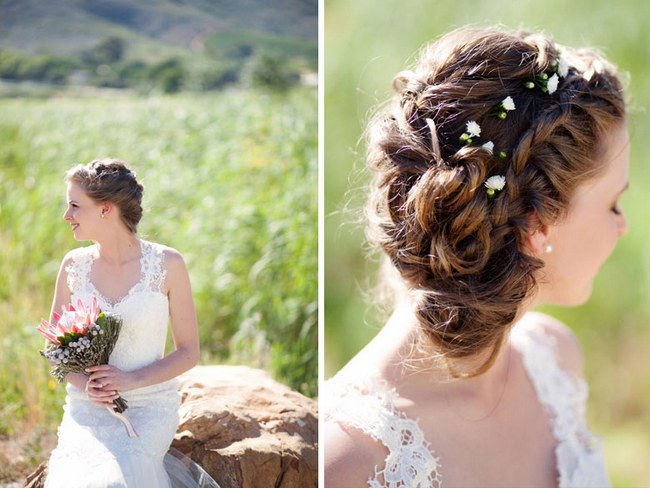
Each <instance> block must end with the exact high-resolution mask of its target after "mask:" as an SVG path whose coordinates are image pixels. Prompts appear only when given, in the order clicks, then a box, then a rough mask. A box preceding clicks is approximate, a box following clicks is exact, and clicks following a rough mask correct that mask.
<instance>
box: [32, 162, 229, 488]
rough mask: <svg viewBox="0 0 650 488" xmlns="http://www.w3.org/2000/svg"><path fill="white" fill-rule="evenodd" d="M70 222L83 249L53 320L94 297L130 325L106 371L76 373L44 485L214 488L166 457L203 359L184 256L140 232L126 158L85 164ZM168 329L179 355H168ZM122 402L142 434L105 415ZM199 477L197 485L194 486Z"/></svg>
mask: <svg viewBox="0 0 650 488" xmlns="http://www.w3.org/2000/svg"><path fill="white" fill-rule="evenodd" d="M66 180H67V210H66V212H65V214H64V216H63V218H64V220H65V221H66V222H67V223H69V224H70V230H71V231H72V233H73V234H74V238H75V239H76V240H78V241H93V242H94V244H93V245H91V246H88V247H81V248H77V249H74V250H72V251H70V252H69V253H68V254H67V255H66V256H65V258H64V259H63V262H62V264H61V268H60V271H59V274H58V277H57V281H56V289H55V293H54V303H53V305H52V312H58V311H60V310H61V307H62V306H65V305H67V304H69V303H75V304H76V303H77V300H78V299H81V300H82V301H83V302H84V303H90V302H91V301H92V299H93V297H95V298H96V299H97V300H98V303H99V306H100V308H101V309H102V310H103V311H106V312H111V313H114V314H117V315H119V316H120V317H121V318H122V321H123V326H122V330H121V333H120V336H119V339H118V341H117V343H116V345H115V349H114V350H113V353H112V354H111V357H110V361H109V364H107V365H97V366H94V367H91V368H90V369H89V370H88V372H89V375H88V376H85V375H82V374H76V373H70V374H68V376H67V378H66V380H67V387H66V391H67V396H66V400H65V405H64V415H63V420H62V422H61V425H60V427H59V432H58V444H57V446H56V448H55V449H54V451H53V452H52V455H51V457H50V460H49V466H48V476H47V479H46V482H45V486H47V487H62V488H63V487H65V488H70V487H98V488H99V487H101V488H106V487H116V488H117V487H129V488H131V487H142V486H147V487H168V486H183V487H185V486H213V487H214V486H217V484H216V483H215V482H214V480H212V479H211V478H210V477H209V475H207V473H205V472H204V471H202V470H201V469H200V468H199V467H198V465H191V464H190V468H187V467H186V466H187V465H188V461H189V459H187V458H185V459H182V458H181V459H179V457H178V455H179V453H175V454H174V455H172V454H170V453H168V449H169V446H170V443H171V441H172V439H173V437H174V434H175V432H176V429H177V427H178V422H179V418H178V407H179V405H180V397H179V394H178V392H177V385H176V382H175V380H174V378H175V377H176V376H178V375H179V374H181V373H183V372H185V371H187V370H189V369H190V368H192V367H193V366H194V365H195V364H196V363H197V361H198V359H199V340H198V331H197V319H196V314H195V310H194V302H193V299H192V292H191V287H190V281H189V276H188V273H187V269H186V267H185V264H184V261H183V258H182V256H181V255H180V254H179V253H178V251H176V250H174V249H171V248H169V247H165V246H162V245H160V244H155V243H153V242H147V241H145V240H143V239H142V238H140V237H139V236H138V234H137V232H136V229H137V225H138V223H139V221H140V218H141V217H142V206H141V201H142V193H143V186H142V185H141V184H140V183H138V181H137V180H136V175H135V173H134V172H133V171H131V170H130V169H129V168H128V166H127V165H126V164H125V163H124V162H122V161H119V160H114V159H109V160H96V161H92V162H91V163H89V164H87V165H78V166H76V167H74V168H72V169H71V170H69V172H68V173H67V175H66ZM168 321H171V328H172V335H173V339H174V351H173V352H171V353H169V354H167V355H166V356H164V357H163V355H164V349H165V341H166V338H167V327H168ZM118 395H121V396H122V397H123V398H124V399H125V400H126V401H127V402H128V409H127V410H126V412H125V413H124V415H125V416H126V417H127V418H128V420H129V421H130V423H131V424H132V425H133V427H134V429H135V432H136V433H137V435H132V434H131V435H129V433H128V432H127V430H126V429H125V425H123V423H122V421H120V419H118V418H117V417H115V416H114V415H113V414H111V412H110V411H109V410H108V409H107V408H105V407H111V406H112V402H113V400H114V399H116V398H117V397H118ZM192 477H195V478H199V480H198V481H197V480H194V479H192Z"/></svg>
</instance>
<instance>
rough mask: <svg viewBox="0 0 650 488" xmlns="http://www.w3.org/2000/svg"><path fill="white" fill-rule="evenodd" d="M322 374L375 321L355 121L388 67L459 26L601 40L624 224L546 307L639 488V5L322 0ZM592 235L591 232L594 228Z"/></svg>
mask: <svg viewBox="0 0 650 488" xmlns="http://www.w3.org/2000/svg"><path fill="white" fill-rule="evenodd" d="M324 13H325V73H324V79H325V97H324V98H325V107H324V109H325V141H324V145H325V198H324V200H325V208H324V215H325V266H324V275H325V290H324V294H325V310H324V315H325V325H324V330H325V337H324V346H325V351H324V354H325V365H324V368H325V372H324V376H325V378H328V377H330V376H331V375H333V374H334V373H335V372H336V371H337V370H338V369H339V368H340V367H341V366H342V365H343V364H345V362H346V361H347V360H348V359H349V358H350V357H352V356H353V355H354V354H355V353H356V351H358V350H359V348H361V347H362V346H363V345H364V344H365V343H366V342H367V341H368V340H369V338H370V337H372V336H373V335H374V334H375V333H376V332H377V330H378V328H379V327H380V326H381V320H380V318H379V314H378V313H376V312H375V310H374V309H373V308H372V307H370V306H369V305H368V301H367V298H369V299H372V298H373V297H372V286H373V285H374V284H375V274H376V263H375V262H373V261H372V260H369V259H367V257H366V256H365V251H366V250H367V249H366V247H367V246H366V245H365V244H364V240H363V226H362V225H361V224H358V223H357V222H358V221H359V220H360V217H361V206H362V204H363V190H364V188H365V185H366V181H367V180H366V174H365V172H364V170H363V165H364V161H363V154H364V150H365V148H364V146H363V143H362V142H360V141H361V137H362V130H363V127H364V125H365V122H366V121H367V120H368V117H369V114H370V113H371V111H372V109H373V107H376V106H377V104H379V103H381V102H383V101H385V100H387V99H388V98H389V97H390V95H391V81H392V77H393V75H394V74H395V73H397V72H398V71H400V70H402V69H406V68H407V67H409V66H410V65H411V64H412V62H413V61H414V59H415V57H416V55H417V52H418V50H419V49H420V47H421V46H422V45H423V44H424V43H425V42H427V41H429V40H431V39H434V38H436V37H438V36H439V35H441V34H443V33H444V32H446V31H449V30H451V29H453V28H455V27H459V26H462V25H465V24H476V25H497V24H502V25H504V26H505V27H508V28H513V29H514V28H525V29H529V30H540V29H541V30H544V31H547V32H548V33H550V34H552V35H553V36H554V37H555V39H556V41H557V42H559V43H561V44H567V45H592V46H596V47H598V48H600V49H601V50H602V51H604V52H605V53H606V54H607V56H608V57H609V58H610V59H612V60H613V61H614V62H615V63H616V64H617V65H618V66H619V67H620V69H621V70H622V71H624V72H626V73H629V75H630V82H629V90H628V95H629V99H630V109H631V110H630V117H629V118H630V133H631V139H632V152H631V154H632V156H631V181H630V190H629V192H628V194H627V195H626V196H625V197H624V198H623V200H622V206H623V209H624V211H625V213H626V215H627V217H628V220H629V224H630V231H629V233H628V235H627V236H626V237H625V238H624V239H622V240H621V241H620V242H619V245H618V247H617V249H616V251H615V252H614V254H613V256H612V258H611V259H610V260H609V261H608V262H607V263H606V264H605V266H604V267H603V269H602V272H601V274H600V275H599V278H598V279H597V282H596V283H595V288H594V293H593V296H592V298H591V300H590V301H589V303H588V304H586V305H584V306H582V307H579V308H575V309H555V308H553V309H547V311H550V312H551V313H552V314H553V315H555V316H556V317H558V318H560V319H561V320H563V321H565V322H566V323H567V324H569V325H570V326H571V327H572V329H573V330H574V331H575V332H576V334H577V335H578V337H579V338H580V340H581V342H582V344H583V348H584V353H585V358H586V376H587V380H588V382H589V384H590V403H589V413H588V415H589V422H590V425H591V427H592V429H593V430H594V431H596V432H597V433H598V434H599V435H601V436H602V437H603V438H604V445H605V451H606V457H607V462H608V467H609V470H610V475H611V478H612V482H613V483H614V484H615V486H619V487H648V486H650V467H649V466H648V463H647V458H648V456H649V455H650V435H649V434H650V368H648V366H647V361H646V359H645V358H646V356H645V351H646V349H647V347H648V345H649V344H650V307H649V306H648V296H650V252H649V251H648V249H647V243H648V242H650V229H649V228H648V226H647V222H648V213H649V211H650V204H648V198H647V189H648V188H650V173H649V171H648V168H647V165H646V164H645V161H644V160H645V159H646V155H645V151H644V150H643V144H644V141H646V140H648V138H649V137H648V136H649V135H650V122H648V118H647V114H646V113H645V111H646V107H647V106H648V102H649V101H650V90H649V81H650V77H649V76H648V74H647V69H648V66H649V63H648V61H649V60H650V49H648V46H649V45H650V43H649V42H648V40H649V39H648V37H649V35H650V15H649V14H650V5H647V4H644V3H638V2H633V1H630V0H624V1H621V2H618V3H616V5H614V4H612V3H611V2H605V1H600V0H598V1H587V0H575V1H571V2H567V1H562V0H548V1H546V2H540V1H532V0H522V1H517V2H515V1H499V0H483V1H480V2H479V1H471V0H461V1H455V0H438V1H432V0H411V1H409V2H400V1H398V0H386V1H383V2H380V3H377V2H372V1H370V0H358V1H354V2H352V1H346V0H327V1H326V3H325V9H324ZM594 238H597V229H594Z"/></svg>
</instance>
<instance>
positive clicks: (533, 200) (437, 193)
mask: <svg viewBox="0 0 650 488" xmlns="http://www.w3.org/2000/svg"><path fill="white" fill-rule="evenodd" d="M560 56H561V57H562V58H563V61H566V62H567V63H568V66H569V70H568V73H567V74H566V76H564V77H563V78H561V79H560V80H559V85H558V87H557V90H555V91H554V92H552V93H549V92H551V91H552V90H548V91H547V90H542V89H539V88H537V87H536V88H533V89H531V88H530V87H527V86H526V82H527V81H530V80H534V79H535V77H536V75H539V74H541V73H544V72H549V71H550V72H553V70H554V69H557V60H558V59H560ZM393 86H394V89H395V91H396V95H395V96H394V98H393V100H392V102H391V103H390V104H389V105H387V106H386V107H385V108H384V109H383V110H381V111H380V112H378V113H377V114H376V115H375V117H374V118H373V120H372V121H371V122H370V125H369V127H368V153H367V164H368V167H369V168H370V169H371V170H372V172H373V174H374V180H373V184H372V186H371V195H370V200H369V205H368V208H367V211H368V220H369V227H368V237H369V240H370V242H371V243H375V244H377V245H379V246H380V247H381V248H382V249H383V251H384V252H385V254H386V255H387V257H388V259H389V260H390V262H391V263H392V265H393V266H394V268H395V269H396V270H397V272H398V273H399V275H400V276H401V278H402V281H403V282H404V285H405V287H406V289H407V291H408V292H409V294H410V296H411V297H412V298H413V299H414V302H415V310H416V315H417V318H418V321H419V324H420V327H421V330H422V331H423V332H424V336H425V337H428V338H429V339H430V340H431V341H433V344H434V345H435V346H436V349H437V350H438V351H440V353H441V354H442V355H443V356H444V357H447V358H462V357H468V356H471V355H474V354H476V353H478V352H481V351H486V350H487V351H489V352H490V353H491V354H490V356H489V359H488V360H487V361H486V363H485V364H484V365H483V366H482V367H481V368H479V371H477V372H476V373H475V374H479V373H480V372H482V371H484V370H485V369H487V368H488V367H489V366H490V365H491V364H492V362H493V360H494V358H495V357H496V354H497V353H498V350H499V346H500V344H501V342H502V339H503V338H504V336H505V334H506V333H507V331H508V329H509V327H510V326H511V325H512V324H513V322H514V321H515V319H516V318H517V316H518V312H519V309H520V306H521V305H522V302H524V300H525V299H526V298H527V297H529V296H531V294H532V293H533V292H534V290H535V287H536V284H537V281H536V278H539V275H538V273H536V272H537V270H539V269H541V268H542V267H543V261H541V260H540V259H538V258H536V257H534V256H532V255H531V254H530V253H527V252H526V236H527V234H528V233H530V232H532V231H534V230H536V229H537V228H539V226H540V225H550V224H554V223H557V222H558V221H559V220H560V219H562V218H563V216H565V215H566V213H567V210H568V206H569V203H570V202H571V198H572V195H573V194H574V192H575V190H576V188H577V187H578V186H579V185H581V184H582V183H584V182H585V181H587V180H588V179H589V178H593V177H594V176H595V175H596V174H598V173H599V171H600V170H602V167H603V163H599V162H598V155H599V151H601V150H602V146H601V143H602V140H603V136H604V135H605V133H606V132H607V131H608V130H609V129H611V128H612V127H614V126H616V124H620V123H622V122H623V121H624V119H625V101H624V97H623V87H622V82H621V80H620V78H619V77H618V75H617V73H616V69H615V68H614V67H613V66H612V65H611V64H609V63H608V62H607V61H606V60H605V59H603V58H602V57H601V56H600V54H598V53H597V52H595V51H593V50H572V49H569V48H566V47H558V46H556V44H555V43H554V42H553V41H552V40H551V39H549V38H547V37H546V36H544V35H541V34H529V33H525V32H517V33H508V32H503V31H501V30H498V29H474V28H472V29H470V28H465V29H460V30H456V31H453V32H451V33H449V34H447V35H445V36H443V37H442V38H440V39H439V40H438V41H436V42H434V43H432V44H430V45H429V46H427V47H426V48H425V49H424V50H423V51H422V53H421V57H420V60H419V62H418V63H417V65H416V67H415V68H414V70H413V71H405V72H401V73H399V74H398V75H397V76H396V77H395V79H394V81H393ZM508 96H509V97H511V98H512V100H513V102H514V104H515V105H516V108H515V110H512V111H509V112H508V113H507V116H506V117H505V118H501V117H499V116H497V115H495V108H496V107H499V104H500V103H501V102H502V101H503V100H504V99H505V98H506V97H508ZM468 121H476V122H477V123H478V124H479V125H480V128H481V133H480V137H479V138H475V139H476V140H475V141H474V142H473V143H472V144H469V145H465V144H463V143H462V142H461V141H460V137H461V136H462V134H463V133H464V132H466V123H467V122H468ZM487 141H492V142H493V144H494V149H493V150H487V149H485V148H484V147H482V144H483V143H485V142H487ZM499 153H501V154H499ZM494 175H502V176H504V177H505V181H506V184H505V187H504V188H503V190H502V191H500V192H498V193H497V194H496V196H494V197H493V198H489V197H488V195H487V194H486V188H485V187H484V183H485V181H486V179H487V178H489V177H490V176H494Z"/></svg>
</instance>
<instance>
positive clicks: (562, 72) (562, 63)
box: [557, 56, 569, 78]
mask: <svg viewBox="0 0 650 488" xmlns="http://www.w3.org/2000/svg"><path fill="white" fill-rule="evenodd" d="M557 74H558V75H559V76H560V77H562V78H564V77H566V75H568V74H569V62H568V61H567V60H566V59H565V58H564V57H563V56H560V59H559V61H558V65H557Z"/></svg>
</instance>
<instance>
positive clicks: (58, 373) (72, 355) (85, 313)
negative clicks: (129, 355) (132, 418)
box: [38, 298, 127, 413]
mask: <svg viewBox="0 0 650 488" xmlns="http://www.w3.org/2000/svg"><path fill="white" fill-rule="evenodd" d="M52 318H53V321H52V322H48V321H46V320H41V325H40V326H39V327H38V331H39V332H40V333H41V334H43V335H44V336H45V338H46V339H47V341H48V343H49V344H47V345H46V347H45V349H44V350H42V351H40V353H41V355H42V356H44V357H45V358H46V359H47V360H48V361H49V362H50V364H52V369H51V371H50V374H51V375H52V376H54V377H55V378H56V379H57V380H58V381H59V383H62V382H63V381H64V380H65V377H66V375H67V374H68V373H81V374H84V375H86V376H87V373H86V368H88V367H90V366H96V365H99V364H107V363H108V359H109V357H110V355H111V353H112V352H113V348H114V347H115V343H116V342H117V338H118V337H119V334H120V329H121V328H122V319H121V318H120V317H119V316H117V315H113V314H106V313H104V312H102V311H101V310H100V309H99V307H98V305H97V299H96V298H93V301H92V304H90V305H85V304H84V303H83V302H82V301H81V300H78V301H77V307H76V308H75V307H74V306H73V305H72V304H70V305H68V306H67V308H66V307H65V306H64V307H63V310H62V313H61V314H58V313H56V312H55V313H53V314H52ZM113 403H114V404H115V408H114V409H115V411H116V412H120V413H121V412H124V410H126V409H127V403H126V400H124V398H122V397H118V398H117V399H115V401H114V402H113Z"/></svg>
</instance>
